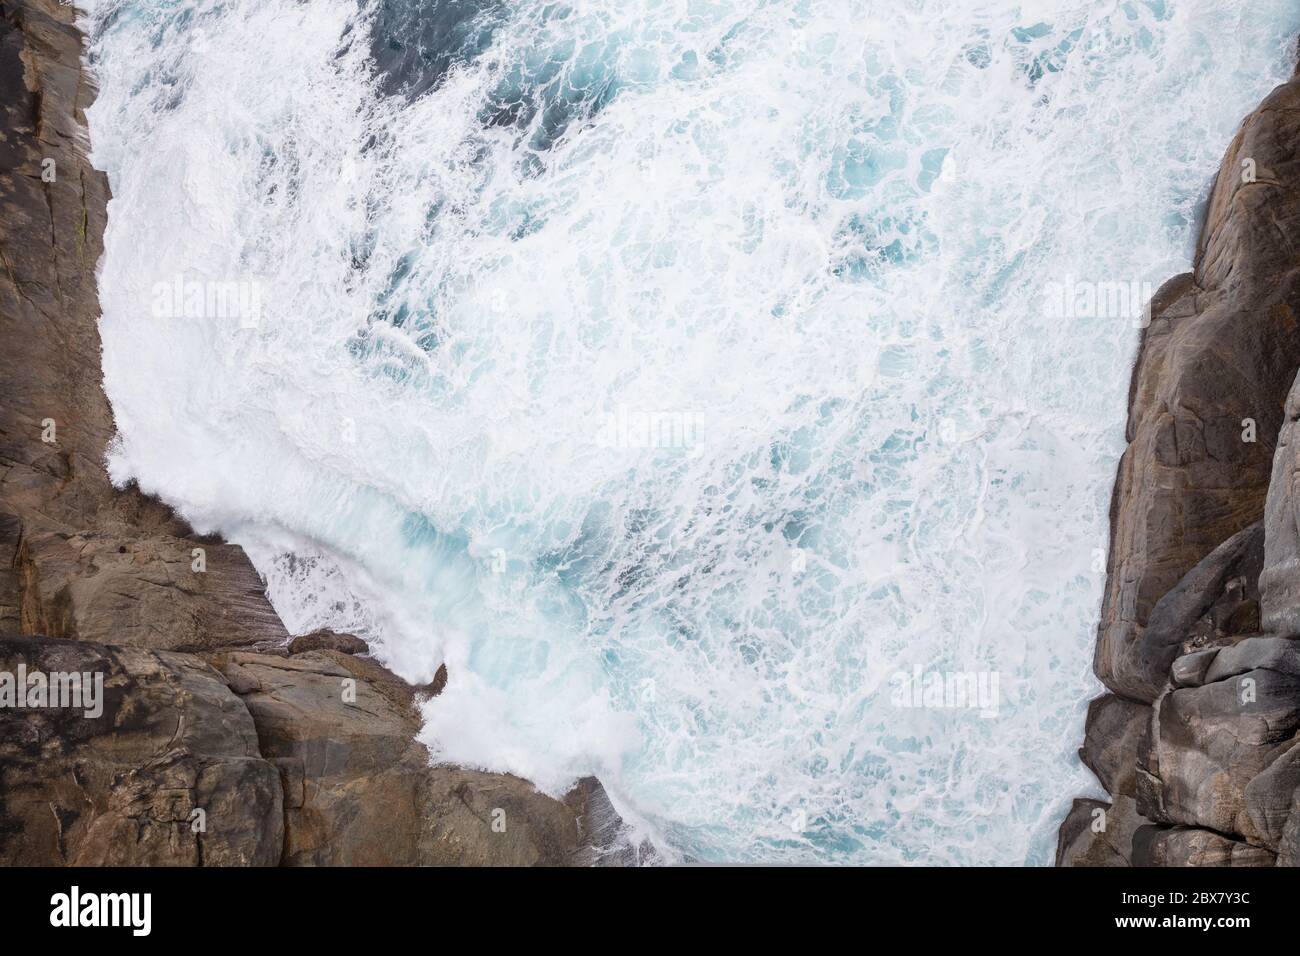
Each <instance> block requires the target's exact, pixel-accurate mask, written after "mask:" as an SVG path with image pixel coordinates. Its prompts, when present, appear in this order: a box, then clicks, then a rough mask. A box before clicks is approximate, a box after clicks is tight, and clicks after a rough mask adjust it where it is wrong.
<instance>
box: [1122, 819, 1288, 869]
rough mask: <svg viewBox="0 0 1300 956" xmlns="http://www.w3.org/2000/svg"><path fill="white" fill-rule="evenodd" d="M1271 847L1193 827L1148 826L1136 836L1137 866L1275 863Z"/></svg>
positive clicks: (1235, 865) (1134, 859)
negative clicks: (1263, 846)
mask: <svg viewBox="0 0 1300 956" xmlns="http://www.w3.org/2000/svg"><path fill="white" fill-rule="evenodd" d="M1275 862H1276V858H1275V857H1274V855H1273V854H1272V853H1270V852H1269V851H1268V850H1265V849H1263V848H1261V847H1257V846H1250V845H1249V844H1247V843H1242V842H1240V841H1239V840H1233V839H1230V838H1228V837H1226V836H1223V835H1222V834H1220V833H1211V832H1210V831H1209V830H1197V829H1194V828H1191V827H1173V828H1172V829H1171V828H1166V827H1157V826H1144V827H1141V828H1139V829H1138V831H1137V833H1136V834H1134V836H1133V865H1134V866H1229V867H1238V866H1273V865H1274V863H1275Z"/></svg>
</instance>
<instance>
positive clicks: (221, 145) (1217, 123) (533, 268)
mask: <svg viewBox="0 0 1300 956" xmlns="http://www.w3.org/2000/svg"><path fill="white" fill-rule="evenodd" d="M411 2H416V0H411ZM91 8H92V13H91V16H90V25H91V26H92V29H93V31H94V37H93V47H92V53H91V56H92V60H93V62H94V65H95V69H96V72H97V74H98V77H99V82H100V86H101V93H100V98H99V100H98V102H97V103H96V104H95V106H94V107H93V109H92V110H91V113H90V120H91V132H92V138H93V141H94V143H95V159H96V161H97V163H98V164H99V165H100V166H102V167H104V168H106V169H107V170H108V171H109V174H110V177H111V182H112V188H113V193H114V197H115V198H114V199H113V201H112V204H111V206H110V210H109V229H108V235H107V252H106V254H105V256H104V259H103V262H102V264H101V297H102V302H103V309H104V317H103V320H102V323H101V330H102V333H103V339H104V366H105V382H106V387H107V389H108V393H109V396H110V398H111V400H112V402H113V407H114V410H115V413H116V416H117V421H118V427H119V430H120V442H118V443H117V444H116V446H115V451H114V454H113V456H112V458H111V463H110V464H111V470H112V474H113V476H114V478H115V480H118V481H126V480H129V479H135V480H138V481H139V482H140V484H141V485H142V487H144V488H145V489H146V490H148V491H151V492H156V493H158V494H159V495H161V496H162V497H164V498H165V499H166V500H168V501H169V502H172V503H173V504H175V505H176V506H178V507H179V508H180V509H181V511H182V512H183V513H184V514H185V515H186V516H187V517H189V518H190V519H191V520H192V521H193V522H194V523H195V524H196V526H198V527H199V528H201V529H203V530H209V529H216V530H220V531H222V532H223V533H225V534H226V535H228V536H230V537H231V538H232V539H234V540H236V541H239V542H242V543H244V544H246V546H247V547H248V548H249V550H250V553H251V554H252V555H253V556H254V559H255V561H256V562H257V564H258V566H259V568H260V569H261V570H262V571H263V572H264V573H266V574H267V575H268V579H269V581H270V584H271V593H272V597H273V599H274V601H275V603H276V606H277V607H278V608H279V610H280V611H281V612H282V614H283V615H284V617H285V618H286V620H287V621H288V623H289V624H290V626H291V627H294V628H297V629H307V628H309V627H315V626H326V625H329V626H335V627H339V628H343V629H352V630H356V631H359V632H361V633H364V634H365V635H366V636H368V637H369V638H371V639H372V640H373V641H374V642H375V643H376V645H377V647H378V648H379V653H380V656H381V657H382V658H383V659H384V660H385V661H387V662H388V663H390V665H391V666H393V667H394V668H395V669H396V670H397V671H398V672H399V673H402V674H403V675H405V676H408V677H410V678H412V679H420V680H427V679H428V678H429V677H430V676H432V673H433V670H434V669H435V668H436V667H437V665H438V664H439V663H440V662H441V661H443V660H444V659H445V660H446V661H447V662H448V666H449V670H450V673H451V680H450V682H449V684H448V687H447V690H446V692H445V693H444V694H443V695H442V696H441V697H440V698H438V699H436V700H434V701H433V702H431V703H430V704H429V705H428V706H427V708H426V718H427V723H426V728H425V737H426V739H427V741H428V742H429V744H430V745H431V747H432V749H433V751H434V752H435V753H436V754H437V755H438V756H439V757H440V758H443V759H447V760H453V761H458V762H463V763H467V764H472V765H477V766H482V767H487V768H491V769H500V770H511V771H514V772H517V773H520V774H523V775H525V776H528V777H530V778H532V779H534V780H535V781H537V782H538V783H539V785H541V786H542V787H544V788H546V789H549V790H551V791H557V792H558V791H560V790H562V789H563V788H564V787H565V786H566V785H567V784H568V783H569V782H570V781H571V780H572V779H573V778H574V777H576V776H577V775H579V774H584V773H596V774H597V775H599V776H600V777H601V779H602V780H603V781H604V782H605V783H606V785H607V787H609V789H610V790H611V791H612V793H613V794H614V796H615V799H616V802H617V803H618V805H619V806H620V807H621V808H622V809H623V810H624V811H625V812H627V813H628V814H629V815H630V816H632V817H633V818H635V819H637V820H638V821H640V822H641V824H642V825H643V826H644V827H645V828H646V830H647V832H649V833H651V834H652V835H653V836H654V838H655V839H656V840H657V841H658V842H659V843H660V845H661V847H662V848H664V849H665V851H666V853H667V854H668V856H669V858H675V857H678V856H680V855H688V856H694V857H700V858H706V859H733V860H735V859H745V860H781V861H799V860H840V861H860V862H875V863H892V862H912V861H916V862H927V863H974V862H982V863H1018V862H1032V863H1043V862H1047V861H1049V860H1050V857H1051V846H1052V842H1053V837H1054V830H1055V826H1056V823H1057V822H1058V820H1059V818H1060V815H1061V813H1062V812H1063V810H1064V808H1065V806H1066V805H1067V803H1068V799H1069V797H1070V796H1071V795H1073V794H1076V793H1080V792H1085V791H1088V790H1089V789H1090V788H1095V783H1094V782H1093V781H1092V780H1091V778H1090V776H1089V775H1088V774H1087V772H1086V771H1084V770H1083V769H1082V768H1081V767H1080V765H1079V764H1078V762H1077V760H1076V758H1075V757H1074V749H1075V747H1076V746H1077V744H1078V741H1079V739H1080V736H1081V724H1082V713H1083V709H1084V707H1085V703H1086V701H1087V699H1088V698H1089V697H1091V696H1093V695H1094V694H1095V693H1096V692H1097V690H1098V685H1097V684H1096V682H1095V680H1094V679H1093V678H1092V676H1091V673H1090V668H1089V664H1090V658H1091V652H1092V640H1093V628H1094V626H1095V620H1096V615H1097V604H1098V600H1099V596H1100V588H1101V581H1102V576H1101V574H1099V573H1097V571H1096V569H1095V567H1094V559H1095V552H1096V549H1098V548H1103V547H1104V546H1105V537H1106V510H1107V503H1108V499H1109V495H1110V485H1111V479H1112V476H1113V473H1114V467H1115V463H1116V460H1117V456H1118V453H1119V450H1120V448H1121V442H1122V421H1123V416H1124V404H1125V395H1126V388H1127V383H1128V371H1129V367H1130V363H1131V360H1132V355H1133V349H1134V345H1135V342H1136V335H1137V330H1136V325H1135V323H1134V321H1133V320H1132V318H1131V317H1130V316H1127V315H1106V314H1097V310H1092V311H1088V310H1084V311H1083V312H1082V313H1079V312H1078V310H1071V311H1070V312H1069V314H1068V316H1066V317H1063V316H1062V315H1061V314H1060V313H1061V311H1062V310H1060V309H1056V310H1051V309H1049V308H1048V307H1047V306H1046V305H1045V304H1044V295H1045V291H1046V290H1047V288H1048V286H1049V283H1056V284H1057V286H1058V287H1059V286H1061V285H1064V284H1068V283H1071V282H1079V281H1083V282H1094V283H1100V282H1125V283H1149V282H1157V283H1158V282H1159V281H1161V280H1163V279H1164V278H1166V277H1168V276H1170V275H1173V274H1175V273H1176V272H1179V271H1183V270H1185V269H1186V268H1187V261H1188V252H1189V247H1190V243H1191V237H1192V233H1193V229H1194V222H1193V220H1194V215H1195V213H1194V209H1195V206H1196V204H1197V202H1198V200H1200V199H1201V198H1202V197H1203V195H1204V193H1205V191H1206V189H1207V186H1208V181H1209V176H1210V174H1211V173H1212V172H1213V170H1214V169H1215V167H1216V165H1217V162H1218V159H1219V156H1220V154H1221V151H1222V149H1223V148H1224V146H1225V145H1226V143H1227V141H1228V139H1229V138H1230V136H1231V133H1232V130H1233V128H1234V124H1235V123H1236V122H1237V121H1238V119H1239V118H1240V116H1241V115H1243V114H1244V113H1245V112H1246V111H1247V110H1248V109H1250V108H1251V107H1252V106H1253V104H1254V103H1255V102H1256V101H1257V100H1258V98H1259V97H1260V96H1261V95H1262V94H1263V93H1265V92H1266V91H1267V89H1268V88H1269V87H1270V86H1271V85H1272V84H1273V83H1274V82H1277V81H1278V80H1279V79H1280V78H1281V77H1282V76H1283V75H1284V74H1285V72H1286V69H1287V67H1288V63H1287V46H1288V44H1289V40H1290V38H1291V37H1292V36H1293V35H1294V33H1295V31H1296V30H1297V28H1298V27H1300V13H1297V12H1296V11H1295V10H1294V9H1293V5H1292V4H1291V3H1289V2H1287V0H1261V2H1254V3H1245V2H1225V0H1185V2H1173V0H1169V2H1161V0H1151V2H1097V3H1091V4H1083V3H1077V2H1075V3H1066V2H1058V0H1042V2H1032V3H1031V2H1022V3H1009V2H1000V0H993V2H981V3H974V2H962V3H953V2H951V0H946V2H930V0H904V2H900V0H888V2H878V3H877V2H852V0H825V2H823V0H808V2H793V0H791V2H786V3H770V2H759V0H752V2H748V3H746V2H741V0H721V2H717V3H712V4H697V3H687V2H670V3H648V2H639V0H638V2H630V0H574V2H573V3H571V4H569V5H568V6H567V7H562V8H561V7H557V6H556V5H554V4H551V3H549V2H548V3H543V2H542V0H521V2H518V3H514V4H510V5H509V10H508V11H507V12H505V13H502V14H501V17H502V21H501V24H500V25H499V26H498V28H497V29H496V31H495V33H494V34H493V38H492V42H491V45H490V46H489V47H488V49H487V50H486V52H484V53H483V54H482V55H481V56H479V57H477V58H476V59H473V60H470V61H468V62H465V61H462V62H460V63H459V65H458V66H457V67H455V68H454V69H453V70H452V72H451V74H450V75H449V76H448V77H447V78H446V79H445V80H444V82H442V83H441V85H439V86H438V87H436V88H435V89H434V90H433V91H432V92H430V93H427V94H425V95H423V96H421V97H419V98H416V99H414V100H411V99H410V98H408V97H404V96H401V95H392V96H383V95H380V93H379V91H378V88H377V83H376V80H375V79H374V76H373V69H372V68H371V64H370V63H368V61H367V58H368V56H369V42H368V38H367V31H368V27H369V21H368V16H369V14H368V13H364V12H359V11H358V9H357V8H356V7H355V6H354V5H353V4H350V3H348V2H343V0H223V2H216V0H174V2H168V3H143V2H137V0H129V2H120V0H119V2H114V0H97V2H95V3H92V4H91ZM557 10H563V11H566V15H564V16H560V15H558V14H557V12H556V11H557ZM516 70H521V71H522V74H521V75H522V76H523V79H511V77H512V75H513V73H512V71H516ZM552 74H554V75H555V76H558V77H559V80H558V82H557V85H555V86H554V87H552V88H550V92H549V93H548V94H547V95H548V96H551V97H552V99H553V101H554V102H553V104H552V105H555V106H556V109H560V108H561V107H564V105H565V104H566V103H567V104H569V106H570V107H572V106H573V104H574V103H581V102H584V101H585V102H589V103H594V104H596V105H592V106H591V107H590V108H589V109H587V110H586V112H585V113H584V112H581V111H579V113H578V115H577V118H576V119H573V120H572V121H570V122H569V123H568V124H567V126H563V127H562V129H561V131H560V132H561V135H559V138H558V139H556V141H555V142H553V143H544V142H543V141H542V139H540V138H539V136H538V135H534V134H536V133H537V129H538V128H539V127H538V124H540V123H541V122H543V121H544V119H543V118H539V119H538V120H536V121H535V123H534V126H533V128H531V129H523V130H521V129H520V128H519V125H518V124H515V125H510V124H506V123H503V124H500V125H485V124H484V123H483V122H482V120H483V119H484V115H485V114H484V110H485V103H487V102H488V100H489V98H490V96H491V95H492V94H493V92H494V91H495V92H497V93H500V91H502V90H507V91H508V90H509V88H510V86H511V84H512V83H513V84H514V86H516V87H519V88H520V89H524V88H526V87H528V85H529V84H530V83H533V84H534V85H535V86H536V84H538V83H541V82H542V80H544V79H545V78H546V77H548V76H551V75H552ZM503 78H504V79H503ZM597 88H599V90H598V92H599V96H595V95H594V94H593V90H597ZM498 99H500V96H498ZM597 106H598V107H599V108H597ZM570 112H572V109H570ZM530 143H531V144H533V145H549V148H547V149H539V150H534V149H533V148H532V146H530ZM176 276H183V277H184V278H185V279H186V280H193V281H197V282H209V283H221V282H245V283H256V289H257V291H258V300H259V310H258V316H257V321H256V322H255V323H241V322H239V321H236V320H233V319H230V318H228V317H222V316H209V317H198V318H195V317H190V318H186V317H184V316H183V315H178V316H173V317H164V318H160V317H158V316H157V315H156V314H155V310H153V309H151V307H150V303H151V301H154V296H153V291H154V287H155V285H156V284H157V283H160V282H171V281H173V278H174V277H176ZM1103 311H1104V310H1103ZM248 326H251V327H248ZM686 422H690V423H691V426H692V427H691V429H690V440H686V439H685V438H683V437H681V436H683V435H685V434H686V433H685V431H683V430H682V426H683V425H684V423H686ZM611 423H613V425H612V426H611ZM660 435H667V436H668V438H667V439H665V440H660V439H659V438H656V437H655V436H660ZM611 436H614V437H613V439H612V440H611ZM674 436H677V437H674ZM920 672H937V673H949V674H953V673H956V674H962V673H980V674H995V675H997V683H996V684H995V686H996V687H998V689H999V700H998V706H997V707H996V712H995V713H993V714H981V713H980V712H978V711H975V710H969V709H965V710H963V709H960V708H951V707H933V708H927V707H924V706H922V707H899V706H895V704H894V703H893V702H891V695H892V692H893V689H894V686H895V683H894V679H895V676H896V675H898V674H900V673H901V674H907V675H911V674H914V673H920Z"/></svg>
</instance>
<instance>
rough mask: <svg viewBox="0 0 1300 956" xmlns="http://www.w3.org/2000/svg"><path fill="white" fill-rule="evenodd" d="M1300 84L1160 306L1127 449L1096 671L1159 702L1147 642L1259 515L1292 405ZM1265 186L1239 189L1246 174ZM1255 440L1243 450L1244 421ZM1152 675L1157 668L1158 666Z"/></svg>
mask: <svg viewBox="0 0 1300 956" xmlns="http://www.w3.org/2000/svg"><path fill="white" fill-rule="evenodd" d="M1297 143H1300V80H1296V79H1293V80H1291V81H1290V82H1288V83H1286V84H1284V85H1282V86H1280V87H1278V88H1277V89H1276V90H1274V91H1273V93H1272V94H1270V96H1269V97H1268V98H1267V99H1266V100H1265V101H1264V103H1263V104H1261V105H1260V107H1259V108H1258V109H1257V110H1256V111H1255V112H1254V113H1252V114H1251V115H1250V116H1249V117H1247V119H1246V120H1245V122H1244V123H1243V124H1242V127H1241V130H1240V131H1239V132H1238V134H1237V136H1236V138H1235V139H1234V140H1233V142H1232V144H1231V146H1230V147H1229V149H1228V152H1227V155H1226V156H1225V158H1224V161H1223V165H1222V167H1221V173H1220V175H1219V177H1218V179H1217V181H1216V184H1215V188H1214V190H1213V193H1212V195H1211V199H1210V204H1209V210H1208V214H1207V218H1206V222H1205V225H1204V227H1203V229H1202V231H1201V237H1200V241H1199V244H1198V251H1197V260H1196V266H1195V271H1194V272H1193V273H1192V274H1189V275H1184V276H1179V277H1178V278H1176V279H1173V280H1171V281H1170V282H1168V283H1166V284H1165V286H1164V287H1163V288H1162V289H1161V290H1160V292H1159V293H1157V295H1156V297H1155V300H1154V301H1153V303H1152V310H1151V311H1152V321H1151V324H1150V326H1149V328H1147V329H1146V330H1145V332H1144V334H1143V337H1142V342H1141V346H1140V349H1139V355H1138V361H1137V365H1136V367H1135V369H1134V373H1133V383H1132V387H1131V391H1130V403H1129V404H1130V412H1129V422H1128V440H1129V445H1128V448H1127V449H1126V451H1125V453H1124V456H1123V458H1122V459H1121V462H1120V467H1119V472H1118V475H1117V477H1116V482H1115V491H1114V496H1113V499H1112V504H1111V548H1110V560H1109V567H1108V571H1109V574H1108V577H1107V585H1106V592H1105V597H1104V601H1103V607H1102V620H1101V626H1100V630H1099V637H1098V644H1097V655H1096V662H1095V666H1096V671H1097V674H1098V676H1099V677H1101V679H1102V681H1103V682H1104V683H1105V684H1106V686H1107V687H1109V688H1111V689H1112V690H1113V691H1115V692H1116V693H1118V694H1120V695H1121V696H1125V697H1130V698H1132V699H1134V700H1144V701H1150V700H1154V698H1155V696H1156V695H1157V694H1158V693H1159V691H1160V689H1161V688H1160V687H1157V686H1153V679H1152V674H1151V670H1152V669H1153V668H1154V666H1155V664H1154V663H1151V662H1147V661H1146V660H1145V658H1144V656H1143V654H1142V653H1141V651H1140V650H1135V648H1137V647H1139V642H1140V641H1141V639H1142V635H1143V632H1144V630H1145V629H1146V628H1147V626H1148V624H1149V621H1150V618H1151V614H1152V612H1153V610H1154V608H1155V607H1156V604H1157V602H1158V601H1160V599H1161V598H1162V597H1164V596H1165V595H1166V594H1167V593H1168V592H1169V591H1170V590H1171V589H1172V588H1173V587H1174V585H1176V584H1177V583H1178V581H1179V580H1180V579H1181V578H1182V577H1183V575H1185V574H1186V573H1187V572H1188V571H1190V570H1191V569H1192V568H1193V567H1194V566H1195V565H1196V564H1197V563H1198V562H1199V561H1200V560H1201V559H1202V558H1204V557H1205V556H1206V555H1208V554H1209V553H1210V552H1211V551H1213V550H1214V549H1215V548H1216V547H1217V546H1218V545H1219V544H1220V543H1222V542H1224V541H1227V540H1228V539H1229V538H1231V537H1232V536H1233V535H1234V534H1236V533H1237V532H1238V531H1241V530H1242V529H1243V528H1246V527H1247V526H1249V525H1251V524H1252V523H1254V522H1255V521H1258V520H1259V519H1260V518H1261V517H1262V516H1263V511H1264V498H1265V494H1266V492H1267V490H1268V485H1269V476H1270V473H1271V470H1272V458H1273V447H1274V441H1275V439H1276V436H1277V435H1278V432H1279V430H1280V428H1281V425H1282V405H1283V400H1284V398H1285V396H1286V392H1287V389H1288V388H1289V386H1290V384H1291V379H1292V378H1293V377H1294V375H1295V370H1296V368H1297V366H1300V334H1297V332H1298V331H1300V327H1298V318H1300V273H1297V272H1296V271H1295V269H1294V259H1295V256H1294V252H1293V250H1294V249H1296V248H1298V247H1300V189H1298V188H1297V187H1298V186H1300V151H1298V150H1297V149H1296V144H1297ZM1244 159H1251V160H1253V161H1254V164H1255V168H1256V174H1257V175H1256V180H1255V181H1254V182H1245V183H1244V182H1243V181H1242V179H1243V177H1242V176H1241V170H1242V160H1244ZM1246 419H1251V420H1253V421H1254V423H1255V431H1256V437H1257V441H1255V442H1245V441H1243V440H1242V437H1241V436H1242V431H1243V427H1244V426H1243V421H1244V420H1246ZM1155 663H1158V662H1155Z"/></svg>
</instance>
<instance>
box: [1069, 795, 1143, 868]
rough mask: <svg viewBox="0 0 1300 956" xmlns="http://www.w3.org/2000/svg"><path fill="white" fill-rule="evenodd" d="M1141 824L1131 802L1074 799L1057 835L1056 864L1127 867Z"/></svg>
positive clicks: (1124, 799) (1123, 800)
mask: <svg viewBox="0 0 1300 956" xmlns="http://www.w3.org/2000/svg"><path fill="white" fill-rule="evenodd" d="M1145 822H1146V821H1144V820H1143V819H1142V818H1141V817H1140V816H1138V814H1137V809H1136V807H1135V806H1134V803H1133V801H1132V800H1131V799H1130V798H1128V797H1120V798H1118V799H1116V800H1115V802H1114V803H1113V804H1109V803H1105V802H1103V801H1101V800H1084V799H1079V800H1075V801H1074V803H1073V805H1072V806H1071V807H1070V812H1069V813H1068V814H1066V817H1065V819H1064V820H1063V821H1062V822H1061V828H1060V831H1059V832H1058V834H1057V844H1056V865H1057V866H1077V867H1114V866H1129V865H1131V864H1130V857H1131V856H1132V844H1133V834H1134V833H1135V832H1136V831H1137V828H1138V827H1139V826H1142V825H1143V824H1144V823H1145Z"/></svg>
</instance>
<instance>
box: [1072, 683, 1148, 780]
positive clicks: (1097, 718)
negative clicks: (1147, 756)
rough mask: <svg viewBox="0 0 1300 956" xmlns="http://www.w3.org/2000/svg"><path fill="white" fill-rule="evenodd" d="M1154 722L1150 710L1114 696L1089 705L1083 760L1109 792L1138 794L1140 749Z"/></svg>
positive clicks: (1085, 725)
mask: <svg viewBox="0 0 1300 956" xmlns="http://www.w3.org/2000/svg"><path fill="white" fill-rule="evenodd" d="M1150 720H1151V708H1150V707H1147V706H1146V705H1144V704H1139V703H1136V702H1134V701H1131V700H1125V699H1124V698H1123V697H1116V696H1115V695H1114V694H1106V695H1105V696H1103V697H1098V698H1097V699H1096V700H1094V701H1092V702H1091V703H1090V704H1089V705H1088V718H1087V721H1086V722H1085V724H1084V727H1085V732H1084V740H1083V747H1081V748H1080V750H1079V757H1080V758H1081V759H1082V760H1083V762H1084V764H1085V765H1086V766H1087V767H1088V769H1089V770H1091V771H1092V772H1093V773H1095V774H1096V775H1097V779H1098V780H1100V781H1101V785H1102V786H1103V787H1105V788H1106V792H1107V793H1109V794H1111V795H1113V796H1121V795H1122V796H1127V797H1132V796H1134V794H1135V793H1136V781H1137V757H1138V748H1139V746H1140V745H1141V743H1142V739H1143V737H1144V736H1145V734H1146V730H1147V724H1148V723H1149V722H1150Z"/></svg>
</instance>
